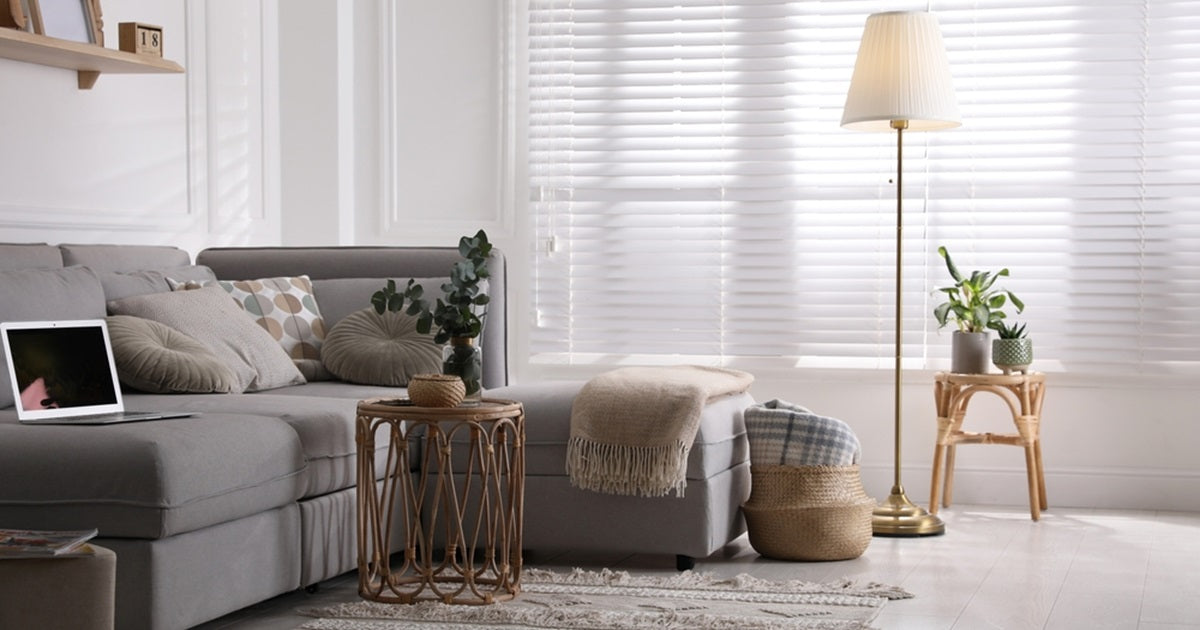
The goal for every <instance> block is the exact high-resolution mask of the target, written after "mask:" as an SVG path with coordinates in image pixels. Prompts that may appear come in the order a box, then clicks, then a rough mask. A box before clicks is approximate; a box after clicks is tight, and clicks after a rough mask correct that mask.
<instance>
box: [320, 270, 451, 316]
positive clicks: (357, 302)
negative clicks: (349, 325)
mask: <svg viewBox="0 0 1200 630" xmlns="http://www.w3.org/2000/svg"><path fill="white" fill-rule="evenodd" d="M447 273H449V270H448V269H447ZM391 279H392V280H395V281H396V286H397V288H399V289H401V290H403V289H404V286H405V285H406V284H408V278H391ZM388 280H389V278H334V279H328V280H313V295H314V296H316V298H317V304H320V305H321V315H322V316H323V317H324V318H325V325H326V326H327V327H328V329H329V330H333V327H334V326H336V325H337V323H338V322H340V321H342V319H344V318H345V317H347V316H349V315H350V314H352V313H356V312H358V311H359V310H361V309H364V308H367V307H368V306H370V305H371V296H372V295H374V293H375V292H376V291H378V290H380V289H382V288H383V285H385V284H387V281H388ZM416 280H417V282H418V283H419V284H420V285H421V286H422V287H424V289H425V295H426V297H431V296H437V295H441V291H440V287H441V286H442V283H443V282H446V281H447V278H417V279H416Z"/></svg>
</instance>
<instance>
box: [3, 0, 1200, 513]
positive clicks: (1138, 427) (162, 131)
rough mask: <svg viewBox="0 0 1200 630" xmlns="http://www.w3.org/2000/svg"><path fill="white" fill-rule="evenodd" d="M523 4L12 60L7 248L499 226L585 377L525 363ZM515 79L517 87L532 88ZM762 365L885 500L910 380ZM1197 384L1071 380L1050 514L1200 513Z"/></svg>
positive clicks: (192, 23)
mask: <svg viewBox="0 0 1200 630" xmlns="http://www.w3.org/2000/svg"><path fill="white" fill-rule="evenodd" d="M512 4H514V3H508V2H505V3H501V2H479V1H478V0H440V1H439V2H404V3H388V2H363V1H361V0H359V1H357V2H356V1H353V0H288V2H278V0H188V1H187V2H183V1H182V0H175V1H173V2H158V1H154V0H105V2H104V17H105V22H106V27H105V31H106V36H107V37H108V41H109V45H110V46H112V47H115V45H116V24H117V23H118V22H120V21H134V20H136V21H144V22H150V23H156V24H161V25H163V26H164V31H165V41H166V47H165V54H166V56H167V57H168V58H172V59H176V60H178V61H180V63H182V64H183V65H184V66H185V67H186V68H187V74H186V75H185V76H172V75H146V76H108V75H106V76H101V77H100V80H99V81H98V83H97V84H96V87H95V88H94V89H93V90H91V91H80V90H77V89H76V87H75V75H74V73H72V72H69V71H65V70H57V69H52V68H44V67H41V66H34V65H30V64H23V63H18V62H12V61H8V60H3V59H0V84H2V85H4V86H6V93H5V96H6V98H4V99H2V100H0V241H30V240H37V241H49V242H69V241H76V242H127V243H172V244H177V245H181V246H183V247H186V248H188V249H190V250H192V251H196V250H198V249H200V248H202V247H205V246H209V245H220V244H239V243H246V244H250V243H253V244H265V245H271V244H286V245H309V244H396V245H413V244H446V245H451V244H453V243H454V242H455V241H456V240H457V238H458V236H459V235H461V234H464V233H467V232H474V230H476V229H478V228H479V227H484V228H486V229H488V231H489V234H491V235H492V237H493V240H494V241H496V242H497V243H499V244H500V246H501V247H502V248H503V249H504V250H505V251H506V252H507V253H508V255H509V259H510V269H509V280H510V285H511V286H512V287H513V294H512V295H511V296H510V298H511V299H510V301H509V303H510V304H511V305H512V306H511V309H512V312H511V313H510V317H509V321H510V322H512V326H513V330H512V331H510V332H511V334H510V339H512V340H514V347H513V348H514V349H513V357H512V358H513V364H514V366H515V375H516V377H517V378H518V379H519V380H533V379H541V378H564V377H573V378H584V377H587V376H588V375H590V374H592V373H594V371H595V370H589V369H587V368H575V369H567V370H564V369H562V368H553V369H550V368H544V367H537V366H530V365H526V364H525V363H524V361H523V359H522V357H524V356H525V354H526V353H525V349H526V343H527V335H526V331H527V330H528V324H529V322H530V321H531V316H530V308H529V306H530V305H529V297H528V295H529V294H528V291H527V289H526V287H525V279H526V278H528V277H529V264H528V256H527V252H528V251H529V248H530V247H532V244H531V243H530V242H529V241H530V239H528V238H527V237H526V236H525V235H526V234H528V220H527V217H525V216H523V214H522V212H521V209H522V208H523V207H524V200H525V199H528V194H527V192H526V190H525V188H524V187H523V185H522V184H521V182H522V181H523V177H522V175H521V170H520V167H519V162H520V161H519V160H512V159H510V158H509V156H510V155H512V154H519V152H520V143H519V138H520V137H521V132H520V128H519V126H518V127H516V128H514V127H513V126H512V125H513V121H515V120H518V119H517V118H516V117H514V116H513V115H512V113H513V112H517V111H519V110H520V108H519V106H515V105H514V104H513V103H514V101H519V97H520V95H521V92H520V85H521V80H520V78H519V76H520V75H519V73H520V66H519V65H515V64H513V63H512V61H513V59H515V58H519V57H520V56H521V54H522V53H521V51H520V49H519V48H518V47H519V41H508V40H507V39H506V38H505V37H504V33H505V25H506V23H508V22H509V21H510V20H518V21H519V20H521V19H522V17H521V15H520V14H519V12H516V11H513V10H512ZM515 4H519V3H515ZM392 5H399V6H398V8H395V9H394V10H393V9H392V8H390V7H392ZM521 28H522V27H521V26H520V25H519V24H518V25H517V26H516V29H517V30H518V31H520V29H521ZM418 45H420V46H424V47H428V48H431V49H433V51H434V52H432V53H424V52H422V51H421V50H417V48H416V46H418ZM392 50H394V51H395V55H394V56H390V55H389V54H388V52H387V51H392ZM389 59H394V60H395V62H394V63H391V62H389ZM509 75H513V76H515V77H517V78H516V79H515V81H514V83H513V85H515V86H517V90H515V91H512V92H509V91H506V90H505V85H506V81H505V79H506V77H508V76H509ZM389 128H390V129H393V130H394V134H393V133H391V132H389V131H388V129H389ZM392 138H394V141H393V140H392ZM781 299H786V296H782V298H781ZM756 375H757V377H758V381H757V382H756V384H755V386H754V389H753V393H754V395H755V396H756V398H758V399H759V400H768V399H770V398H776V397H778V398H783V399H786V400H790V401H794V402H799V403H803V404H805V405H808V406H810V407H811V408H813V409H815V410H817V411H819V412H821V413H825V414H828V415H833V416H837V417H840V418H843V419H845V420H846V421H847V422H849V423H850V424H851V425H852V426H853V427H854V429H855V430H856V432H857V433H858V435H859V437H860V439H861V440H862V442H863V445H864V461H863V474H864V479H865V481H866V483H867V486H868V490H869V492H870V493H871V494H872V495H873V496H876V497H883V496H885V495H886V494H887V492H888V488H889V487H890V484H891V475H892V473H891V470H892V468H891V467H892V410H891V400H892V394H891V392H892V389H891V388H892V385H891V383H892V381H891V375H890V374H887V373H883V374H877V373H855V372H845V371H840V372H824V371H811V370H807V371H802V370H795V371H787V372H762V371H760V372H757V374H756ZM905 378H906V385H905V388H904V392H903V393H904V398H903V399H904V417H905V421H904V428H905V431H904V441H903V457H902V459H903V462H904V464H905V466H904V483H905V487H906V489H907V490H908V492H909V495H910V496H911V497H912V498H914V499H918V500H924V499H925V498H926V497H928V493H929V466H930V463H931V460H932V454H933V439H934V423H935V420H934V405H933V394H932V390H931V381H932V375H931V374H929V373H912V374H907V375H906V377H905ZM1196 390H1197V388H1196V387H1194V384H1190V383H1181V382H1178V381H1176V382H1171V383H1164V382H1161V381H1156V380H1150V379H1146V380H1141V381H1138V380H1135V379H1126V380H1118V381H1113V380H1107V381H1100V382H1092V381H1089V380H1088V379H1086V378H1083V377H1080V376H1078V375H1058V374H1056V375H1051V377H1050V383H1049V388H1048V393H1047V397H1046V406H1045V413H1044V429H1043V435H1044V440H1045V461H1046V472H1047V478H1048V494H1049V500H1050V505H1051V509H1052V511H1053V508H1054V507H1055V506H1060V507H1061V506H1097V507H1138V508H1156V509H1186V510H1200V463H1197V462H1198V459H1197V458H1196V456H1195V454H1194V450H1195V448H1196V446H1197V445H1200V423H1197V422H1195V421H1194V419H1193V418H1192V415H1193V410H1195V409H1197V408H1200V392H1197V391H1196ZM973 410H977V411H978V412H980V413H981V415H979V416H974V418H978V420H979V424H978V425H977V426H980V427H983V428H984V430H992V431H1004V430H1008V427H1009V426H1011V421H1009V420H1007V419H1006V418H1004V417H1003V415H1002V413H1001V412H1002V411H1003V409H1002V408H1000V407H999V406H998V405H995V404H991V405H989V404H988V403H987V402H985V400H984V399H983V398H982V397H980V398H978V399H977V400H976V402H975V403H973ZM975 421H976V420H974V419H973V420H972V423H974V422H975ZM956 498H957V500H958V501H959V502H982V503H1001V504H1011V505H1023V504H1025V502H1026V495H1025V482H1024V459H1023V457H1022V454H1021V451H1020V450H1018V449H1015V448H1011V447H1003V446H964V447H963V448H962V449H960V454H959V474H958V483H957V490H956Z"/></svg>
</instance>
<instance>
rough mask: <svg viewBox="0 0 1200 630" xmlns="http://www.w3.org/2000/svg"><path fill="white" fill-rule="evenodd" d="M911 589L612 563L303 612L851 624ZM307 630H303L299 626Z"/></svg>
mask: <svg viewBox="0 0 1200 630" xmlns="http://www.w3.org/2000/svg"><path fill="white" fill-rule="evenodd" d="M909 597H912V594H910V593H908V592H906V591H904V590H903V589H900V588H897V587H892V586H886V585H882V584H875V583H871V584H866V585H862V586H859V585H855V584H853V583H852V582H850V581H840V582H832V583H826V584H814V583H812V582H802V581H799V580H792V581H770V580H762V579H758V578H755V577H752V576H749V575H739V576H737V577H735V578H731V579H723V578H716V577H713V576H712V575H710V574H707V573H694V572H691V571H686V572H684V573H679V574H676V575H672V576H668V577H655V576H631V575H629V574H628V573H625V572H623V571H621V572H615V571H609V570H608V569H604V570H601V571H599V572H596V571H584V570H582V569H575V570H574V571H572V572H571V573H555V572H553V571H546V570H541V569H526V570H525V571H524V572H523V574H522V576H521V594H520V595H518V596H517V598H516V599H514V600H512V601H509V602H504V603H500V604H493V605H490V606H450V605H446V604H441V603H437V602H422V603H419V604H416V605H411V606H409V605H404V604H379V603H375V602H366V601H354V602H350V603H345V604H338V605H334V606H325V607H321V608H315V609H306V610H302V611H301V612H303V613H304V614H307V615H310V616H313V617H317V618H318V619H317V620H315V621H310V622H307V623H305V624H304V625H302V626H300V628H301V629H304V630H401V629H408V628H412V629H427V628H438V629H439V630H478V629H480V628H503V629H505V630H522V629H526V628H562V629H586V630H599V629H611V628H633V629H640V628H647V629H649V628H653V629H655V630H659V629H662V628H678V629H681V630H682V629H686V630H702V629H721V630H759V629H761V630H766V629H772V630H774V629H777V628H810V629H819V630H824V629H828V630H852V629H865V628H871V627H872V626H871V625H870V622H871V620H872V619H874V618H875V616H876V615H878V614H879V611H880V609H881V608H882V607H883V605H884V603H886V602H887V601H888V600H889V599H906V598H909ZM298 630H299V629H298Z"/></svg>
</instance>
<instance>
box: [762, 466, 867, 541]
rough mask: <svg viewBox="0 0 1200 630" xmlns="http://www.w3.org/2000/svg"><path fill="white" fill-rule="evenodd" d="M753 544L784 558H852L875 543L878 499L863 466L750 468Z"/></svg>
mask: <svg viewBox="0 0 1200 630" xmlns="http://www.w3.org/2000/svg"><path fill="white" fill-rule="evenodd" d="M750 477H751V490H750V499H749V500H748V501H746V503H744V504H743V505H742V513H743V514H744V515H745V516H746V529H747V530H749V532H750V545H751V546H752V547H754V550H755V551H757V552H758V553H759V554H761V555H764V556H767V557H768V558H776V559H779V560H849V559H851V558H857V557H859V556H861V555H862V553H863V552H864V551H866V549H867V546H868V545H870V544H871V512H872V511H873V510H874V509H875V500H874V499H872V498H871V497H869V496H867V493H866V490H864V489H863V485H862V477H861V476H860V475H859V470H858V466H856V465H855V466H753V465H752V466H751V467H750Z"/></svg>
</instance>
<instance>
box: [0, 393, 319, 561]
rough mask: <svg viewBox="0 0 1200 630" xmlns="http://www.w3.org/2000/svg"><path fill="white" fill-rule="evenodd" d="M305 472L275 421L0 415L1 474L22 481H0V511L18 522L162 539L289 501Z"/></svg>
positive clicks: (296, 446)
mask: <svg viewBox="0 0 1200 630" xmlns="http://www.w3.org/2000/svg"><path fill="white" fill-rule="evenodd" d="M196 397H198V398H199V397H206V398H224V397H223V396H196ZM129 398H130V399H131V400H130V403H131V404H130V406H131V408H133V409H139V408H141V409H145V407H144V406H140V405H138V404H136V399H137V398H138V397H137V396H130V397H129ZM163 398H166V397H163ZM168 400H169V398H168ZM157 408H159V409H169V407H166V406H165V405H164V406H162V407H157ZM304 472H305V462H304V454H303V449H302V447H301V445H300V440H299V438H298V437H297V436H296V432H295V431H293V430H292V429H291V427H289V426H288V425H287V424H286V423H284V422H281V421H279V420H278V419H276V418H270V417H264V416H255V415H250V414H244V413H243V414H217V413H211V414H209V413H205V414H201V415H198V416H193V417H190V418H180V419H177V420H159V421H154V422H135V423H130V424H116V425H106V426H63V425H54V426H29V425H22V424H18V423H17V420H16V413H15V410H12V409H5V410H3V411H0V479H19V480H20V483H5V484H0V513H3V514H4V517H5V519H6V520H9V521H11V522H14V523H22V527H31V528H47V529H59V528H62V529H76V528H81V527H97V528H99V529H100V535H101V536H106V537H135V538H162V537H166V536H171V535H173V534H179V533H183V532H189V531H193V530H196V529H200V528H203V527H206V526H209V525H213V524H215V523H223V522H226V521H231V520H234V519H237V518H241V517H244V516H248V515H250V514H256V513H258V512H262V511H265V510H269V509H271V508H275V507H279V506H283V505H287V504H288V503H290V502H292V501H295V500H296V499H297V498H299V497H300V496H301V495H302V494H303V490H304V481H305V479H304Z"/></svg>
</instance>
